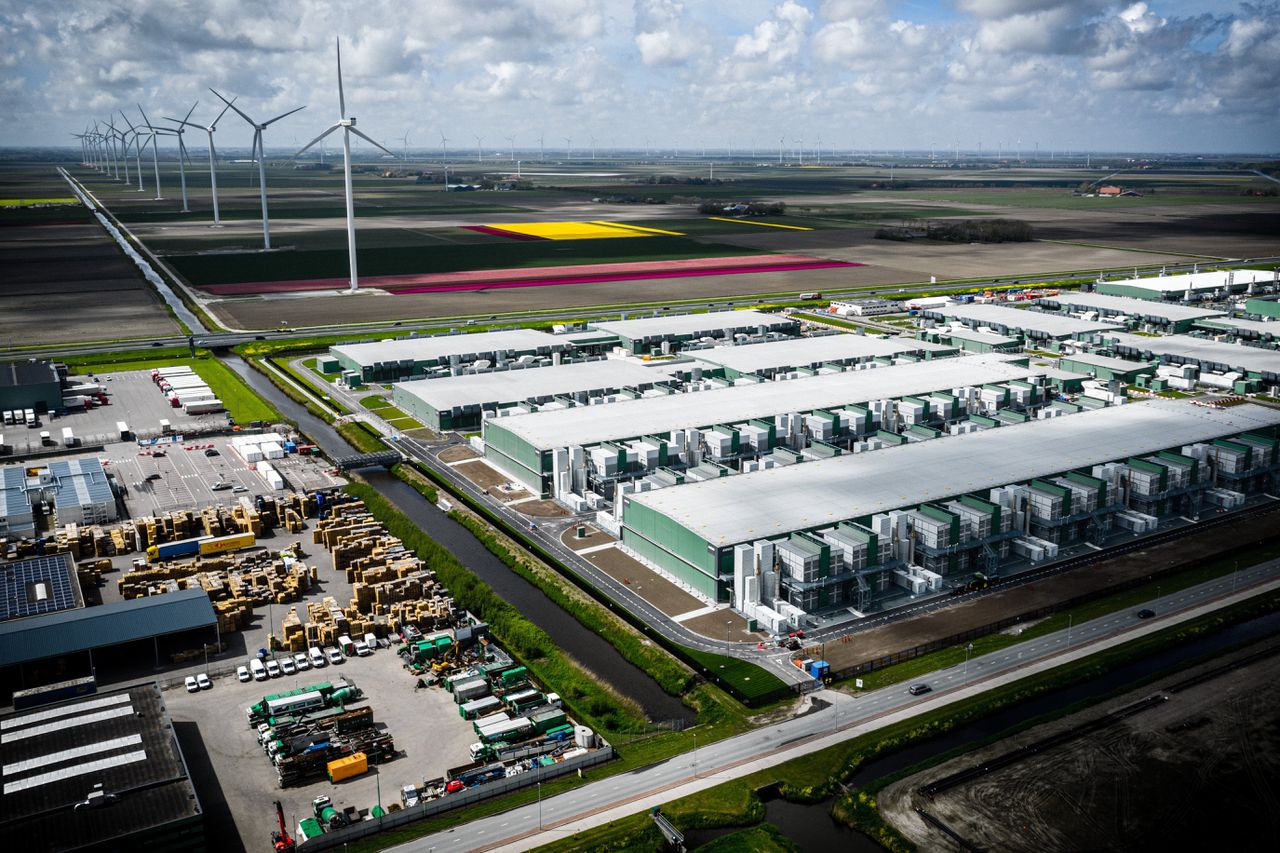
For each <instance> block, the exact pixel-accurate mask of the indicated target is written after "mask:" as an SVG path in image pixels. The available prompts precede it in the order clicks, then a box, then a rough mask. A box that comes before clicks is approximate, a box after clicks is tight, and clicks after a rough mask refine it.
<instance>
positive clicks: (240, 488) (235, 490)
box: [231, 486, 249, 495]
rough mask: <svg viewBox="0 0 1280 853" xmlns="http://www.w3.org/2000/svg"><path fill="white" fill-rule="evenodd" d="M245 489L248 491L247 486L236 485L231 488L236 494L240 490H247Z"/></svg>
mask: <svg viewBox="0 0 1280 853" xmlns="http://www.w3.org/2000/svg"><path fill="white" fill-rule="evenodd" d="M247 491H249V487H248V486H236V487H235V488H234V489H232V490H231V492H232V494H236V495H238V494H240V493H241V492H247Z"/></svg>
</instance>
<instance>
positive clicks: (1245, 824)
mask: <svg viewBox="0 0 1280 853" xmlns="http://www.w3.org/2000/svg"><path fill="white" fill-rule="evenodd" d="M1215 663H1216V662H1215ZM1173 680H1174V679H1170V681H1173ZM1178 680H1180V679H1178ZM1153 692H1154V691H1153V689H1152V688H1147V689H1145V690H1138V691H1134V692H1133V693H1130V694H1128V695H1126V696H1122V697H1119V698H1117V699H1115V700H1112V701H1109V702H1107V703H1105V705H1103V706H1097V707H1094V708H1090V709H1088V710H1087V711H1084V712H1081V713H1079V714H1075V715H1072V716H1071V717H1067V718H1064V719H1062V720H1058V721H1055V722H1053V723H1049V724H1047V725H1044V726H1038V727H1036V728H1034V729H1031V730H1029V731H1027V732H1024V733H1022V734H1019V735H1017V736H1014V737H1011V738H1006V739H1004V740H1001V741H999V742H997V743H995V744H992V745H991V746H989V747H986V748H984V749H981V750H978V751H977V752H973V753H970V754H968V755H965V756H962V757H960V758H957V759H955V760H953V761H950V762H947V763H945V764H942V765H939V766H937V767H933V768H930V769H929V770H927V771H925V772H923V773H920V774H917V775H915V776H911V777H908V778H907V779H904V780H902V781H900V782H897V783H895V784H893V785H890V786H889V787H888V788H886V789H885V790H884V791H882V792H881V794H880V796H879V800H878V802H879V805H880V809H881V812H882V813H883V814H884V816H885V817H886V818H888V819H889V820H890V821H891V822H892V823H893V824H894V825H895V826H897V827H898V829H899V830H900V831H902V832H903V833H904V834H905V835H907V836H908V837H909V838H910V839H911V840H912V841H914V842H915V843H916V844H918V845H919V846H920V849H922V850H943V849H945V850H950V849H955V848H954V845H953V842H951V841H950V840H948V839H945V838H944V837H943V836H942V834H941V833H940V832H939V831H938V830H936V829H934V828H933V827H931V826H928V825H926V824H925V823H924V821H922V820H921V819H920V817H919V816H918V815H917V814H916V813H915V808H916V807H921V808H925V809H927V810H928V811H929V812H930V813H931V814H933V815H935V816H937V817H938V818H940V819H941V820H942V821H943V822H945V823H946V824H947V825H948V826H949V827H950V828H951V829H952V830H953V831H954V832H956V833H957V834H958V835H960V836H961V837H962V838H964V839H965V840H966V841H968V842H969V843H971V844H973V845H975V846H976V847H978V848H981V849H985V850H1007V851H1029V853H1041V851H1046V850H1192V849H1196V850H1231V849H1242V850H1247V849H1258V844H1259V839H1263V838H1272V837H1274V836H1275V833H1276V831H1277V830H1280V811H1277V805H1280V803H1278V802H1277V798H1276V790H1275V785H1274V783H1275V779H1276V778H1277V774H1278V773H1280V712H1278V711H1277V708H1280V657H1277V656H1272V657H1270V658H1267V659H1264V660H1262V661H1259V662H1255V663H1251V664H1249V665H1247V666H1244V667H1242V668H1240V669H1237V670H1234V671H1232V672H1229V673H1227V674H1225V675H1221V676H1218V677H1216V678H1213V679H1209V680H1206V681H1204V682H1203V683H1202V684H1199V685H1196V686H1194V687H1192V688H1190V689H1189V690H1186V691H1183V692H1179V693H1175V694H1171V698H1170V699H1169V701H1168V702H1166V703H1164V704H1161V705H1158V706H1156V707H1155V708H1153V709H1151V710H1148V711H1145V712H1143V713H1140V714H1137V715H1135V716H1132V717H1129V718H1128V719H1127V720H1125V721H1124V722H1122V723H1119V724H1117V725H1114V726H1111V727H1109V728H1106V729H1103V730H1102V731H1099V732H1096V733H1093V734H1090V735H1086V736H1085V737H1083V738H1081V739H1078V740H1074V741H1071V742H1069V743H1066V744H1063V745H1061V746H1058V747H1055V748H1052V749H1049V750H1047V751H1044V752H1042V753H1040V754H1037V755H1034V756H1031V757H1029V758H1026V759H1025V760H1023V761H1021V762H1018V763H1016V764H1013V765H1011V766H1008V767H1004V768H1002V769H999V770H996V771H994V772H992V773H990V774H989V775H987V776H984V777H981V778H979V779H977V780H975V781H972V782H970V783H968V784H966V785H962V786H960V787H957V788H952V789H951V790H948V791H945V792H942V793H940V794H938V795H937V796H936V797H932V798H930V797H926V796H924V795H922V794H920V793H918V792H917V789H918V788H919V787H920V786H921V785H922V784H925V783H927V782H930V781H933V780H935V779H939V778H941V777H944V776H946V775H948V774H950V773H955V772H958V771H960V770H963V769H967V768H969V767H972V766H974V765H976V764H980V763H981V762H982V761H983V760H985V759H989V758H992V757H995V756H998V755H1004V754H1006V753H1008V752H1010V751H1012V750H1015V749H1017V748H1019V747H1021V746H1023V745H1025V744H1028V743H1031V742H1034V741H1037V740H1040V739H1042V738H1044V737H1047V736H1049V735H1051V734H1054V733H1055V732H1059V731H1063V730H1065V729H1067V728H1069V727H1072V726H1075V725H1079V724H1080V723H1082V722H1085V721H1088V720H1092V719H1096V718H1098V717H1099V716H1100V715H1101V714H1102V713H1103V712H1105V711H1106V710H1108V709H1112V708H1118V707H1121V706H1124V705H1127V704H1129V703H1132V702H1135V701H1138V700H1140V699H1142V698H1144V697H1146V696H1149V695H1151V694H1152V693H1153ZM1263 846H1265V845H1263Z"/></svg>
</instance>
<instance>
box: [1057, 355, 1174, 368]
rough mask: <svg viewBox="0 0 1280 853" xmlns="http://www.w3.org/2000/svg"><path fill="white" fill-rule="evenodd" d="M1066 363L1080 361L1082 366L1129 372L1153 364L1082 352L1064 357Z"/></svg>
mask: <svg viewBox="0 0 1280 853" xmlns="http://www.w3.org/2000/svg"><path fill="white" fill-rule="evenodd" d="M1063 360H1064V361H1078V362H1080V363H1081V364H1092V365H1095V366H1097V367H1105V368H1107V369H1108V370H1120V371H1124V372H1128V371H1131V370H1137V369H1138V368H1139V367H1143V366H1144V365H1149V364H1151V363H1152V362H1144V361H1131V360H1129V359H1127V358H1112V357H1111V356H1109V355H1098V354H1097V353H1092V352H1080V353H1076V354H1075V355H1067V356H1063Z"/></svg>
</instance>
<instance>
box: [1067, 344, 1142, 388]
mask: <svg viewBox="0 0 1280 853" xmlns="http://www.w3.org/2000/svg"><path fill="white" fill-rule="evenodd" d="M1058 367H1060V368H1061V369H1063V370H1069V371H1071V372H1072V373H1084V374H1087V375H1089V376H1093V377H1095V378H1097V379H1101V380H1103V381H1105V382H1111V381H1116V382H1123V383H1125V384H1126V385H1133V384H1134V383H1136V382H1138V378H1139V377H1141V376H1155V374H1156V368H1157V367H1159V364H1158V363H1157V362H1154V361H1150V362H1141V361H1129V360H1128V359H1123V358H1111V357H1109V356H1105V355H1098V354H1097V353H1092V352H1082V353H1076V354H1074V355H1069V356H1063V357H1062V358H1061V359H1059V360H1058Z"/></svg>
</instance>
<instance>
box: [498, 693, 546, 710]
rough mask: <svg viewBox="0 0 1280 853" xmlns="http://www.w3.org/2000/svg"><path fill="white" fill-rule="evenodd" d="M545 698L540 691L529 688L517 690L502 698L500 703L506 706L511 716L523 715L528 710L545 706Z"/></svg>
mask: <svg viewBox="0 0 1280 853" xmlns="http://www.w3.org/2000/svg"><path fill="white" fill-rule="evenodd" d="M546 701H547V697H546V696H545V695H544V694H543V693H542V691H540V690H535V689H533V688H529V689H526V690H518V691H516V692H515V693H510V694H508V695H507V696H504V697H503V700H502V703H503V704H504V705H506V706H507V710H508V711H510V712H511V713H512V714H517V715H519V714H523V713H524V712H525V711H527V710H529V709H530V708H536V707H538V706H539V705H545V704H546Z"/></svg>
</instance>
